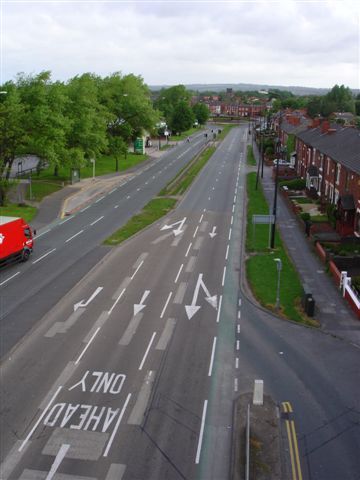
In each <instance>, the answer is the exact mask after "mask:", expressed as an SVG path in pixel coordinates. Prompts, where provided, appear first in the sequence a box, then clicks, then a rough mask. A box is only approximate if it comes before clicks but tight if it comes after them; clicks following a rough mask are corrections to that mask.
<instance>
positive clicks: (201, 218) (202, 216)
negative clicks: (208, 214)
mask: <svg viewBox="0 0 360 480" xmlns="http://www.w3.org/2000/svg"><path fill="white" fill-rule="evenodd" d="M203 218H204V214H202V215H201V217H200V220H199V223H201V222H202V220H203Z"/></svg>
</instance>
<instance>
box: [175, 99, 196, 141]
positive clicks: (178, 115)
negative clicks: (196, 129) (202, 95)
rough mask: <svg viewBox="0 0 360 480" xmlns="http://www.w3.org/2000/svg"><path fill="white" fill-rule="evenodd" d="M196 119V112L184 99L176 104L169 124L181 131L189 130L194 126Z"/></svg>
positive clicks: (176, 130)
mask: <svg viewBox="0 0 360 480" xmlns="http://www.w3.org/2000/svg"><path fill="white" fill-rule="evenodd" d="M194 120H195V117H194V112H193V111H192V109H191V107H190V106H189V105H188V103H187V102H186V101H184V100H183V101H181V102H179V103H178V104H177V105H176V106H175V108H174V111H173V114H172V117H171V119H170V122H169V125H170V128H171V130H173V131H175V132H179V133H181V132H184V131H185V130H189V128H191V127H192V126H193V124H194Z"/></svg>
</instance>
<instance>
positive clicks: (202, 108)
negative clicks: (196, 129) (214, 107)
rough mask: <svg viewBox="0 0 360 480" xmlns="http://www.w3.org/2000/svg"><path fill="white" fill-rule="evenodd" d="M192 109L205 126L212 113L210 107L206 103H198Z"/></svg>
mask: <svg viewBox="0 0 360 480" xmlns="http://www.w3.org/2000/svg"><path fill="white" fill-rule="evenodd" d="M192 109H193V112H194V115H195V118H196V119H197V121H198V122H199V124H200V125H205V123H206V122H207V120H208V118H209V113H210V112H209V109H208V107H207V106H206V105H205V104H204V103H196V104H195V105H194V106H193V107H192Z"/></svg>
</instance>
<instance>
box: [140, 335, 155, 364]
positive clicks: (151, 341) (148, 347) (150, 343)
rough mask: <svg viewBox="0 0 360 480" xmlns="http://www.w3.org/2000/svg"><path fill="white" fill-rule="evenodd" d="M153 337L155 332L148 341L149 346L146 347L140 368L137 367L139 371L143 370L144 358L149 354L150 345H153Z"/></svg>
mask: <svg viewBox="0 0 360 480" xmlns="http://www.w3.org/2000/svg"><path fill="white" fill-rule="evenodd" d="M155 336H156V332H154V333H153V334H152V337H151V339H150V342H149V345H148V346H147V349H146V352H145V354H144V356H143V359H142V360H141V363H140V366H139V370H142V368H143V366H144V363H145V360H146V357H147V356H148V354H149V350H150V348H151V345H152V343H153V341H154V338H155Z"/></svg>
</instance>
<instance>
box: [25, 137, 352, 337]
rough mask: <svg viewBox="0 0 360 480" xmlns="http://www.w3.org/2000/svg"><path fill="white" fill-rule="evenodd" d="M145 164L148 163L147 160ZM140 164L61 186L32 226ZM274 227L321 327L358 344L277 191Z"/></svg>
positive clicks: (346, 312) (79, 204)
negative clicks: (306, 292) (311, 301)
mask: <svg viewBox="0 0 360 480" xmlns="http://www.w3.org/2000/svg"><path fill="white" fill-rule="evenodd" d="M165 152H166V150H163V151H159V150H158V148H157V147H151V148H150V149H147V153H148V154H149V156H150V162H151V161H156V159H157V158H158V157H159V156H161V155H163V154H164V153H165ZM254 154H255V157H256V159H257V161H258V160H259V151H258V149H257V146H256V145H255V147H254ZM146 165H148V162H147V163H146ZM142 168H144V164H140V165H137V166H136V167H134V168H132V169H131V170H128V171H126V172H119V173H116V174H109V175H104V176H102V177H98V178H95V180H93V179H92V178H89V179H84V180H82V181H81V182H80V183H77V184H74V185H69V186H67V187H65V188H63V189H62V190H60V191H59V192H56V193H54V194H52V195H50V196H48V197H46V198H45V199H44V200H43V201H42V202H41V204H40V205H39V210H38V214H37V216H36V218H35V219H34V221H33V222H32V226H33V227H34V228H38V229H39V228H42V227H45V226H46V225H48V224H49V223H51V222H52V221H54V220H56V219H57V218H61V217H64V216H66V215H71V214H73V213H76V212H77V211H79V210H80V209H83V208H85V207H86V206H87V205H88V204H90V203H92V202H94V201H96V199H97V198H99V197H101V196H102V195H104V194H105V193H106V192H109V191H111V189H113V188H115V187H116V186H119V185H121V184H123V183H125V182H126V181H127V180H128V179H129V178H130V177H131V176H133V175H134V174H136V173H137V172H138V171H140V170H141V169H142ZM271 173H272V169H271V167H267V166H265V165H264V177H263V179H262V183H263V189H264V194H265V197H266V199H267V201H268V203H269V205H272V202H273V194H274V181H273V179H272V176H271ZM277 227H278V229H279V230H280V233H281V237H282V240H283V242H284V243H285V245H286V248H287V250H288V253H289V255H290V257H291V258H292V261H293V262H294V265H295V267H296V268H297V270H298V272H299V275H300V278H301V281H302V282H303V284H306V285H307V286H308V287H309V288H310V290H311V293H312V296H313V299H314V300H315V318H316V319H317V320H318V321H319V323H320V324H321V329H322V330H323V331H324V332H327V333H329V334H332V335H335V336H337V337H340V338H343V339H345V340H347V341H349V342H350V343H352V344H356V345H358V346H360V322H359V320H358V319H357V317H356V315H355V314H354V312H353V311H352V310H351V309H350V307H349V306H348V304H347V303H346V301H345V300H344V299H343V298H342V296H341V293H340V291H339V290H338V289H337V287H336V285H335V284H334V282H333V281H332V279H331V278H330V276H329V275H328V274H327V273H326V271H325V266H324V264H323V263H322V262H321V261H320V259H319V257H318V256H317V255H316V254H315V251H314V248H313V244H312V243H311V240H310V239H308V238H307V237H306V236H305V232H304V230H303V229H302V228H301V226H300V224H299V222H298V220H297V218H296V216H295V214H294V213H293V212H291V211H290V210H289V209H288V207H287V205H286V203H285V201H284V200H283V198H282V196H281V195H278V214H277Z"/></svg>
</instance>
